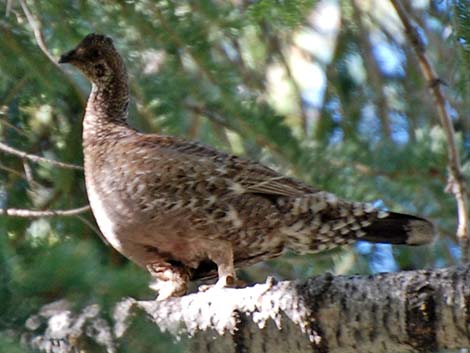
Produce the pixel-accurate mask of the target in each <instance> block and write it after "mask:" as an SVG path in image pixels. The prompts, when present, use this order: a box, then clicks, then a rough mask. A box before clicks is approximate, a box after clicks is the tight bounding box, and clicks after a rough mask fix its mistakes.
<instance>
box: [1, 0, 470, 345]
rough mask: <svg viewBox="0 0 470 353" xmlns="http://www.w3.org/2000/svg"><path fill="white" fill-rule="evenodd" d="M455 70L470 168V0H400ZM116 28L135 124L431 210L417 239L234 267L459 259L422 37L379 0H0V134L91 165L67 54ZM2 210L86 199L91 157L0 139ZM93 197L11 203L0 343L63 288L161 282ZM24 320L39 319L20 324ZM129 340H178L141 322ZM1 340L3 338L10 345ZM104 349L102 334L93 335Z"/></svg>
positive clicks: (370, 267) (78, 82)
mask: <svg viewBox="0 0 470 353" xmlns="http://www.w3.org/2000/svg"><path fill="white" fill-rule="evenodd" d="M403 4H404V6H405V8H406V11H407V13H408V15H409V17H410V19H412V20H413V21H414V22H415V24H417V25H418V26H419V33H420V35H421V39H422V41H423V43H424V44H425V45H426V52H427V55H428V57H429V58H430V60H431V61H432V63H433V64H434V67H435V69H436V71H437V73H438V76H439V78H440V79H441V80H442V82H443V89H444V92H445V94H446V97H447V98H448V102H449V106H448V107H447V109H448V110H449V112H450V114H451V115H452V118H453V122H454V127H455V130H456V132H457V135H456V138H457V143H458V147H459V153H460V156H461V158H462V164H463V171H462V172H463V173H464V176H465V177H466V178H467V180H470V179H469V178H470V99H469V98H470V95H469V88H470V86H469V77H470V44H469V43H470V42H469V40H470V13H469V9H468V8H469V6H470V4H469V2H468V1H451V0H447V1H446V0H434V1H430V0H410V1H403ZM90 32H97V33H103V34H106V35H108V36H111V37H112V38H113V39H114V42H115V45H116V47H117V48H118V49H119V51H120V52H121V54H122V55H123V57H124V60H125V62H126V63H127V65H128V70H129V74H130V79H131V93H132V102H131V109H130V118H129V119H130V124H131V125H132V126H134V127H135V128H137V129H139V130H142V131H146V132H156V133H163V134H172V135H178V136H183V137H186V138H189V139H193V140H198V141H202V142H204V143H206V144H208V145H211V146H214V147H216V148H218V149H220V150H224V151H228V152H231V153H235V154H238V155H242V156H245V157H246V158H249V159H253V160H259V161H261V162H263V163H264V164H266V165H268V166H270V167H272V168H274V169H276V170H279V171H281V172H282V173H285V174H288V175H291V176H295V177H298V178H301V179H302V180H304V181H306V182H308V183H310V184H312V185H315V186H316V187H318V188H322V189H326V190H328V191H330V192H334V193H336V194H337V195H339V196H340V197H342V198H346V199H350V200H357V201H368V202H372V203H374V204H375V205H378V206H380V207H384V208H387V209H393V210H395V211H399V212H409V213H413V214H417V215H421V216H424V217H427V218H429V219H431V220H433V222H435V224H436V226H437V228H438V230H439V237H438V238H437V240H436V241H435V243H434V244H432V245H429V246H424V247H419V248H407V247H401V246H393V247H392V246H389V245H372V244H368V243H364V242H360V243H358V244H356V245H355V246H353V247H349V248H343V249H338V250H336V251H332V252H328V253H322V254H317V255H307V256H298V255H295V254H287V255H286V256H284V257H282V258H280V259H276V260H273V261H270V262H267V263H263V264H258V265H255V266H253V267H251V268H247V269H243V270H241V271H240V277H242V278H243V279H245V280H246V281H248V282H255V281H264V280H265V278H266V276H268V275H274V276H275V277H276V278H278V279H304V278H307V277H309V276H312V275H315V274H320V273H324V272H326V271H330V272H332V273H335V274H352V273H361V274H368V273H376V272H382V271H399V270H402V269H419V268H437V267H443V266H449V265H453V264H456V263H458V262H459V258H460V250H459V247H458V244H457V241H456V238H455V230H456V226H457V217H456V206H455V199H454V197H453V195H452V194H448V193H446V192H445V188H446V184H447V177H448V173H447V145H446V140H445V136H444V132H443V130H442V129H441V127H440V125H439V121H438V117H437V115H436V104H435V103H434V101H433V99H432V97H431V96H430V94H429V92H428V87H427V83H426V82H425V80H424V78H423V76H422V74H421V72H420V69H419V65H418V61H417V59H416V57H415V53H414V51H413V48H412V47H411V45H410V43H409V42H407V40H406V38H405V36H404V33H403V31H402V26H401V23H400V21H399V19H398V18H397V16H396V14H395V11H394V9H393V7H392V5H391V4H390V3H389V1H385V0H344V1H339V0H337V1H334V0H317V1H314V0H289V1H283V0H276V1H267V0H259V1H250V0H231V1H220V0H187V1H185V0H182V1H151V0H146V1H132V0H128V1H85V0H81V1H69V2H63V1H57V0H49V1H39V0H36V1H33V0H20V1H17V0H11V1H6V2H3V3H2V4H0V142H1V143H3V144H6V145H8V146H10V147H13V148H15V149H18V150H21V151H25V152H27V153H31V154H35V155H39V156H42V157H46V158H49V159H54V160H59V161H62V162H67V163H71V164H76V165H82V158H83V156H82V151H81V129H82V127H81V120H82V116H83V111H84V105H85V103H86V99H87V95H88V93H89V90H90V86H89V83H88V82H87V81H86V80H85V79H84V78H83V77H82V76H80V75H79V73H78V72H77V71H76V70H74V69H73V68H72V67H69V66H63V67H62V66H60V67H59V66H58V65H57V64H56V61H57V59H58V57H59V55H60V54H61V53H63V52H64V51H67V50H69V49H71V48H73V47H75V45H76V44H77V43H78V42H79V41H80V40H81V39H82V38H83V37H84V36H85V35H86V34H88V33H90ZM0 153H1V154H0V209H1V208H22V209H30V210H50V209H62V210H64V209H73V208H77V207H81V206H84V205H87V198H86V194H85V186H84V179H83V173H82V171H81V170H73V169H64V168H59V167H57V166H55V165H51V164H49V163H39V164H35V163H32V162H31V161H29V160H27V159H22V158H19V157H18V156H15V155H12V154H8V153H3V152H0ZM467 186H468V184H467ZM98 233H99V231H98V230H97V226H96V224H95V221H94V219H93V217H92V215H91V213H90V212H82V213H79V214H77V215H74V216H68V217H65V216H64V217H53V218H47V217H36V218H18V217H8V216H0V347H3V348H5V347H6V348H7V350H5V352H29V350H28V349H27V348H25V347H24V346H22V345H20V344H19V343H18V342H20V341H21V339H22V337H24V333H25V332H26V331H27V328H25V323H27V322H29V323H30V324H31V322H30V321H31V320H30V321H28V318H31V316H32V315H34V314H36V313H38V312H39V311H40V310H41V308H43V307H44V305H46V304H48V303H51V302H56V301H58V300H63V299H66V300H67V301H68V302H69V303H71V306H72V307H74V308H81V307H84V306H85V305H88V304H90V303H98V304H100V305H101V306H102V308H103V310H104V312H105V313H107V312H108V313H109V315H111V313H110V310H111V308H112V307H113V305H114V304H115V303H116V302H117V301H119V300H120V299H121V298H123V297H126V296H132V297H136V298H139V299H149V298H153V297H154V294H153V293H152V292H151V291H150V290H149V289H148V288H147V284H148V280H149V278H148V275H147V274H146V272H145V271H143V270H141V269H139V268H137V267H136V266H135V265H134V264H132V263H130V262H129V261H127V260H126V259H125V258H123V257H122V256H120V255H119V254H117V253H116V252H114V251H113V250H112V249H111V248H110V247H108V246H107V245H105V244H104V243H103V241H102V240H101V239H100V237H99V234H98ZM26 326H27V325H26ZM131 332H132V334H130V335H128V339H127V340H126V343H125V344H123V345H122V346H121V347H120V348H119V352H148V351H153V352H160V351H161V352H177V351H179V350H180V349H182V348H181V347H180V345H175V344H174V343H173V342H172V340H171V339H170V338H168V337H167V336H162V335H161V334H156V333H155V327H154V326H153V325H152V324H149V323H147V322H146V321H143V320H142V321H139V320H138V321H137V322H136V323H134V325H133V327H132V328H131ZM1 349H2V348H0V350H1ZM90 351H93V350H90Z"/></svg>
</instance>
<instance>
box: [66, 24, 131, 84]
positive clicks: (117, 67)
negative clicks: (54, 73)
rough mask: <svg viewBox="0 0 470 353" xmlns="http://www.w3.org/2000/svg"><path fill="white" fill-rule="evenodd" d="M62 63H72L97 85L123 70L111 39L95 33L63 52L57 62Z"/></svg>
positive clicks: (106, 81) (104, 82)
mask: <svg viewBox="0 0 470 353" xmlns="http://www.w3.org/2000/svg"><path fill="white" fill-rule="evenodd" d="M64 63H69V64H72V65H74V66H75V67H76V68H78V69H79V70H80V71H81V72H82V73H83V74H84V75H85V76H86V77H87V78H88V79H89V80H90V81H91V82H93V83H94V84H96V85H97V86H102V85H104V84H106V83H108V82H109V81H110V80H111V79H112V78H113V77H115V76H116V75H118V74H120V73H123V71H124V72H125V68H124V65H123V63H122V59H121V57H120V56H119V54H118V52H117V50H116V48H115V47H114V45H113V41H112V39H111V38H109V37H107V36H104V35H101V34H95V33H91V34H89V35H87V36H86V37H85V38H83V40H82V41H81V42H80V43H79V44H78V45H77V47H76V48H75V49H72V50H70V51H69V52H67V53H65V54H63V55H62V56H61V57H60V59H59V64H64Z"/></svg>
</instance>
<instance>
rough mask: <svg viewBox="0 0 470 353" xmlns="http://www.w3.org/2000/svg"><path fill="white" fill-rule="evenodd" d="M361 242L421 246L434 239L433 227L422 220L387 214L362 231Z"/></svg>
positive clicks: (391, 213)
mask: <svg viewBox="0 0 470 353" xmlns="http://www.w3.org/2000/svg"><path fill="white" fill-rule="evenodd" d="M362 230H363V231H364V232H365V234H364V235H363V236H362V237H361V238H360V239H361V240H366V241H370V242H373V243H387V244H406V245H423V244H427V243H430V242H431V241H432V240H433V238H434V226H433V224H432V223H431V222H429V221H428V220H426V219H424V218H419V217H416V216H412V215H407V214H402V213H396V212H389V213H388V215H387V216H386V217H384V218H378V219H376V220H375V221H373V222H372V223H371V225H369V226H368V227H364V228H363V229H362Z"/></svg>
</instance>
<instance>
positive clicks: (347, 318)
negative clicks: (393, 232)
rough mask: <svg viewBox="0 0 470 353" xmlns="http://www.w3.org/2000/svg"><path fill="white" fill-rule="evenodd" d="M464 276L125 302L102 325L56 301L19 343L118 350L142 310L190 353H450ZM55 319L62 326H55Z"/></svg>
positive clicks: (58, 349)
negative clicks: (87, 345) (184, 341)
mask: <svg viewBox="0 0 470 353" xmlns="http://www.w3.org/2000/svg"><path fill="white" fill-rule="evenodd" d="M469 278H470V266H468V265H467V266H465V267H450V268H445V269H440V270H434V271H408V272H399V273H387V274H377V275H374V276H332V275H329V274H326V275H323V276H318V277H314V278H311V279H309V280H307V281H305V282H280V283H277V284H276V283H273V282H272V281H268V282H267V283H264V284H257V285H255V286H253V287H248V288H242V289H211V290H209V291H207V292H202V293H196V294H191V295H187V296H184V297H181V298H173V299H168V300H166V301H164V302H156V301H138V300H135V299H125V300H123V301H121V302H120V303H118V304H117V305H116V307H115V310H114V314H113V319H104V317H108V318H109V316H108V315H102V314H101V313H100V309H99V307H98V306H97V305H91V306H88V307H86V308H85V309H83V310H82V311H81V312H78V313H77V312H75V313H73V309H72V307H73V306H72V305H71V304H70V303H69V304H68V305H65V304H64V303H63V301H61V302H56V303H55V304H51V305H52V306H54V305H55V309H54V310H51V308H49V310H43V309H41V311H40V313H39V314H38V315H34V316H33V317H31V318H30V319H28V321H27V322H26V326H27V329H28V332H29V333H28V334H27V336H25V337H23V339H24V340H23V341H29V342H30V343H31V345H32V346H33V347H34V348H36V349H38V350H41V351H46V352H49V351H52V350H49V349H50V348H51V347H52V348H54V349H55V350H54V353H65V352H67V353H68V352H73V351H80V349H81V348H83V347H81V346H80V345H81V344H84V343H83V342H86V341H87V340H88V341H89V340H92V341H94V342H95V343H97V344H98V345H100V346H102V347H104V348H105V349H106V351H107V352H116V351H119V345H120V343H124V344H126V345H127V347H128V345H129V342H130V341H132V340H129V337H127V336H126V335H127V334H129V331H128V329H129V328H130V327H131V325H132V323H133V321H134V320H136V319H137V318H136V315H137V314H139V313H140V314H141V313H144V314H145V315H146V316H148V317H149V318H150V319H151V320H152V321H153V323H154V324H155V325H158V326H159V328H160V330H162V331H166V332H169V333H171V334H173V335H174V336H177V337H181V336H188V335H189V336H190V337H191V339H190V340H189V345H190V347H189V350H188V351H190V352H192V353H200V352H204V353H232V352H233V353H235V352H247V353H260V352H262V353H268V352H269V353H281V352H291V353H296V352H297V353H303V352H312V351H313V352H325V353H326V352H328V353H350V352H364V353H368V352H374V353H382V352H404V351H406V352H435V351H438V350H442V349H447V350H456V349H459V348H464V347H469V346H470V331H469V330H468V323H469V322H470V281H469ZM64 313H66V314H64ZM59 319H60V323H61V325H57V324H56V325H54V323H55V322H58V320H59ZM130 334H132V333H130ZM51 342H60V345H57V344H56V345H55V346H51ZM130 348H132V347H130Z"/></svg>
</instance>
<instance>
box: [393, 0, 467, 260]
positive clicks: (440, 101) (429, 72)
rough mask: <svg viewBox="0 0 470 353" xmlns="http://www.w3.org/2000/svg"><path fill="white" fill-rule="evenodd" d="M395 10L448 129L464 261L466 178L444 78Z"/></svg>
mask: <svg viewBox="0 0 470 353" xmlns="http://www.w3.org/2000/svg"><path fill="white" fill-rule="evenodd" d="M390 1H391V3H392V4H393V6H394V7H395V10H396V11H397V14H398V17H399V18H400V20H401V22H402V24H403V27H404V28H405V34H406V36H407V37H408V40H409V41H410V43H411V45H412V46H413V49H414V51H415V53H416V55H417V57H418V61H419V66H420V68H421V71H422V73H423V76H424V78H425V79H426V81H427V83H428V85H429V89H430V91H431V94H432V96H433V97H434V100H435V102H436V108H437V115H438V116H439V120H440V122H441V125H442V127H443V129H444V131H445V135H446V139H447V153H448V158H449V160H448V168H449V173H450V175H449V182H448V185H447V188H446V190H449V191H451V192H452V193H453V194H454V196H455V199H456V201H457V210H458V222H459V223H458V228H457V238H458V239H459V241H460V244H461V247H462V261H463V262H467V261H468V259H469V245H470V244H469V234H468V233H469V228H468V212H469V207H468V199H467V194H466V191H465V181H464V178H463V176H462V171H461V170H462V168H461V164H460V156H459V153H458V149H457V143H456V141H455V131H454V126H453V124H452V119H451V117H450V116H449V113H448V111H447V109H446V106H447V104H448V102H447V100H446V98H445V97H444V94H443V92H442V90H441V80H440V79H439V77H438V76H437V75H436V72H435V71H434V68H433V67H432V64H431V62H430V60H429V59H428V57H427V55H426V49H425V45H424V44H423V42H422V40H421V37H420V35H419V33H418V30H417V28H416V26H415V25H413V24H412V23H411V20H410V19H409V17H408V14H407V13H406V10H405V9H404V7H403V5H402V4H401V2H400V0H390Z"/></svg>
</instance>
